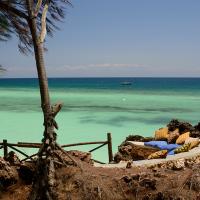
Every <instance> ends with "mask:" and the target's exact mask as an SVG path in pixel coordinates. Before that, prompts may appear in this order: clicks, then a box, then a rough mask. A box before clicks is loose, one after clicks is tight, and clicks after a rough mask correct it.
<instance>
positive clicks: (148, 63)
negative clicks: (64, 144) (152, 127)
mask: <svg viewBox="0 0 200 200" xmlns="http://www.w3.org/2000/svg"><path fill="white" fill-rule="evenodd" d="M72 4H73V8H68V9H67V15H66V19H65V22H64V23H62V24H60V27H61V31H57V32H56V33H55V35H54V37H53V38H47V40H46V47H47V48H48V49H49V50H48V52H47V53H46V54H45V63H46V66H47V73H48V76H50V77H104V76H108V77H115V76H133V77H134V76H136V77H137V76H144V77H146V76H148V77H149V76H150V77H152V76H153V77H157V76H162V77H170V76H173V77H174V76H175V77H179V76H180V77H181V76H188V77H194V76H195V77H196V76H197V77H199V76H200V59H199V58H200V12H199V10H200V1H199V0H123V1H120V0H73V1H72ZM17 42H18V41H17V40H16V38H13V39H12V41H9V42H6V43H2V42H1V43H0V64H2V65H3V66H5V67H6V68H7V72H6V73H4V75H1V76H4V77H36V68H35V62H34V58H33V57H32V56H31V55H30V56H28V57H26V56H24V55H22V54H20V53H19V51H18V50H17Z"/></svg>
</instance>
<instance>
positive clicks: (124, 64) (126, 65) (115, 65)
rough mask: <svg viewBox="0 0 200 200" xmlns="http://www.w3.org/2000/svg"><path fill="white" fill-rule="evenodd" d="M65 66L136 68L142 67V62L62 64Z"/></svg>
mask: <svg viewBox="0 0 200 200" xmlns="http://www.w3.org/2000/svg"><path fill="white" fill-rule="evenodd" d="M63 67H65V68H76V69H77V68H81V69H83V68H93V67H98V68H104V67H110V68H119V67H120V68H126V67H130V68H137V67H144V65H142V64H135V63H134V64H133V63H100V64H78V65H65V66H63Z"/></svg>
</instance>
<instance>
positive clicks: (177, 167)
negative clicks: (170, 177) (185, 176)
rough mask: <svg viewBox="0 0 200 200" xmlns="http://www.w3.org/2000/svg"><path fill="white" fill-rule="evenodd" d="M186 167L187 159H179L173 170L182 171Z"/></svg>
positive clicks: (174, 163)
mask: <svg viewBox="0 0 200 200" xmlns="http://www.w3.org/2000/svg"><path fill="white" fill-rule="evenodd" d="M184 167H185V159H184V158H182V159H178V160H176V161H174V162H173V167H172V169H173V170H182V169H184Z"/></svg>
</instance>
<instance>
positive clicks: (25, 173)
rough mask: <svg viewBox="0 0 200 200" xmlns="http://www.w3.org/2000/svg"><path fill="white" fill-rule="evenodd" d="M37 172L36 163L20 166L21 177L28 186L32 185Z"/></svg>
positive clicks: (26, 163)
mask: <svg viewBox="0 0 200 200" xmlns="http://www.w3.org/2000/svg"><path fill="white" fill-rule="evenodd" d="M35 171H36V165H35V163H31V162H30V163H28V162H25V163H23V164H21V165H20V168H19V169H18V173H19V177H20V178H21V179H22V180H23V181H25V183H26V184H31V183H32V181H33V178H34V173H35Z"/></svg>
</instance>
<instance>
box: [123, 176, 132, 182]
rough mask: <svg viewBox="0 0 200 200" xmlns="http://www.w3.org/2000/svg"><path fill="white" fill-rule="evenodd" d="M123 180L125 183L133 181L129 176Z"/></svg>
mask: <svg viewBox="0 0 200 200" xmlns="http://www.w3.org/2000/svg"><path fill="white" fill-rule="evenodd" d="M122 180H123V181H124V182H125V183H130V182H131V181H132V179H131V177H129V176H123V177H122Z"/></svg>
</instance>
